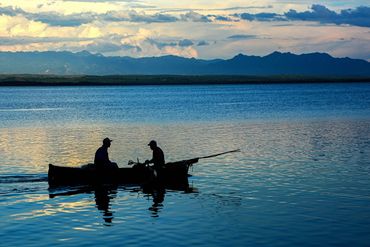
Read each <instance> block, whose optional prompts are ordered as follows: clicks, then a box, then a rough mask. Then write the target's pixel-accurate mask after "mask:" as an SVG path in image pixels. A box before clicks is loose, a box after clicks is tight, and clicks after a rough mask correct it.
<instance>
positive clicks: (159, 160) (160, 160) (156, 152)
mask: <svg viewBox="0 0 370 247" xmlns="http://www.w3.org/2000/svg"><path fill="white" fill-rule="evenodd" d="M153 164H154V166H155V167H162V166H163V165H164V164H165V161H164V154H163V151H162V149H161V148H160V147H155V148H154V149H153Z"/></svg>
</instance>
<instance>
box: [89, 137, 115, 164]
mask: <svg viewBox="0 0 370 247" xmlns="http://www.w3.org/2000/svg"><path fill="white" fill-rule="evenodd" d="M111 142H112V140H111V139H109V138H108V137H107V138H105V139H104V140H103V145H102V146H101V147H100V148H98V150H96V152H95V158H94V164H95V165H96V168H98V169H107V168H108V169H109V168H118V166H117V164H116V163H114V162H111V161H110V160H109V157H108V148H109V147H110V144H111Z"/></svg>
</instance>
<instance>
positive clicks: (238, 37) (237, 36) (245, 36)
mask: <svg viewBox="0 0 370 247" xmlns="http://www.w3.org/2000/svg"><path fill="white" fill-rule="evenodd" d="M227 38H228V39H232V40H245V39H256V38H257V36H256V35H248V34H235V35H231V36H229V37H227Z"/></svg>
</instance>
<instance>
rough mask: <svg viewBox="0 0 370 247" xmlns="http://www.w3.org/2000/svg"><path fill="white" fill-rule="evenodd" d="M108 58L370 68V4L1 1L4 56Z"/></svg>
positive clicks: (0, 32)
mask: <svg viewBox="0 0 370 247" xmlns="http://www.w3.org/2000/svg"><path fill="white" fill-rule="evenodd" d="M48 50H53V51H62V50H67V51H72V52H77V51H81V50H87V51H89V52H92V53H101V54H103V55H106V56H133V57H146V56H161V55H168V54H171V55H179V56H184V57H197V58H204V59H211V58H230V57H233V56H234V55H236V54H238V53H243V54H247V55H262V56H263V55H267V54H269V53H271V52H273V51H281V52H293V53H297V54H301V53H309V52H326V53H329V54H331V55H333V56H335V57H346V56H348V57H352V58H361V59H365V60H368V61H370V2H369V1H362V0H356V1H319V2H315V1H308V0H296V1H288V0H281V1H278V0H255V1H249V0H228V1H225V0H222V1H220V0H194V1H189V0H188V1H161V0H156V1H149V0H138V1H136V0H115V1H112V0H110V1H108V0H32V1H30V0H0V51H48Z"/></svg>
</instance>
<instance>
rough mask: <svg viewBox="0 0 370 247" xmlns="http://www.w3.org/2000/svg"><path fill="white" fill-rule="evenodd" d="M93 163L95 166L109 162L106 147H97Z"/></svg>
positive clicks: (101, 165)
mask: <svg viewBox="0 0 370 247" xmlns="http://www.w3.org/2000/svg"><path fill="white" fill-rule="evenodd" d="M94 164H95V165H96V166H97V167H104V166H106V165H108V164H110V161H109V157H108V148H107V147H105V146H101V147H100V148H98V150H96V152H95V158H94Z"/></svg>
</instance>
